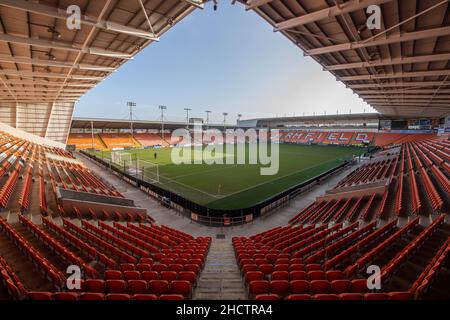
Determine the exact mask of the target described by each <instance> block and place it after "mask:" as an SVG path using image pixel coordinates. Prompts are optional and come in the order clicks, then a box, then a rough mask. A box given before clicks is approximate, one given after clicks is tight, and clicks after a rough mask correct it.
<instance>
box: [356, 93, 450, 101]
mask: <svg viewBox="0 0 450 320" xmlns="http://www.w3.org/2000/svg"><path fill="white" fill-rule="evenodd" d="M360 97H361V98H364V99H367V100H372V99H389V100H392V99H399V100H407V99H428V100H429V99H431V98H433V95H432V94H427V95H418V94H411V95H410V94H408V95H403V94H397V95H395V96H385V95H375V96H368V95H360ZM435 97H436V98H439V99H450V95H437V96H435Z"/></svg>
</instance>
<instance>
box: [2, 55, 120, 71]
mask: <svg viewBox="0 0 450 320" xmlns="http://www.w3.org/2000/svg"><path fill="white" fill-rule="evenodd" d="M0 61H2V62H9V63H22V64H30V65H38V66H46V67H57V68H70V67H71V66H72V64H71V63H70V62H62V61H52V60H41V59H34V58H28V57H12V56H8V55H6V54H0ZM75 68H76V69H78V70H91V71H104V72H113V71H115V70H116V69H115V68H111V67H104V66H100V65H92V64H77V65H76V66H75Z"/></svg>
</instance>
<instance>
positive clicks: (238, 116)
mask: <svg viewBox="0 0 450 320" xmlns="http://www.w3.org/2000/svg"><path fill="white" fill-rule="evenodd" d="M241 118H242V114H240V113H238V115H237V123H236V124H237V125H238V126H239V122H240V121H241Z"/></svg>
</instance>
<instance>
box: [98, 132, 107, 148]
mask: <svg viewBox="0 0 450 320" xmlns="http://www.w3.org/2000/svg"><path fill="white" fill-rule="evenodd" d="M97 139H98V141H99V142H100V143H101V144H102V146H103V147H104V148H105V150H108V145H107V144H106V142H105V141H104V140H103V138H102V137H101V135H99V134H97Z"/></svg>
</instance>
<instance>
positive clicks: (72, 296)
mask: <svg viewBox="0 0 450 320" xmlns="http://www.w3.org/2000/svg"><path fill="white" fill-rule="evenodd" d="M53 299H54V300H64V301H68V300H78V294H76V293H74V292H56V293H55V294H53Z"/></svg>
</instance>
